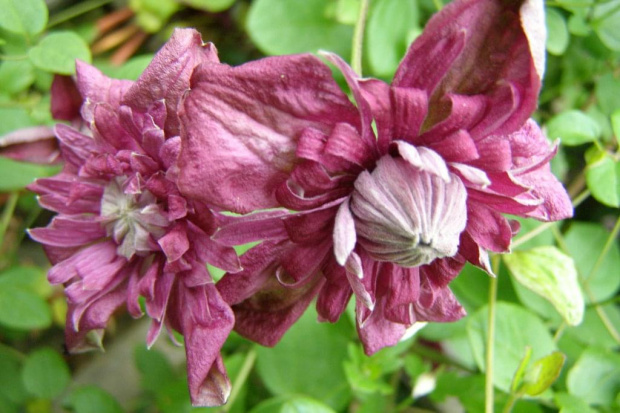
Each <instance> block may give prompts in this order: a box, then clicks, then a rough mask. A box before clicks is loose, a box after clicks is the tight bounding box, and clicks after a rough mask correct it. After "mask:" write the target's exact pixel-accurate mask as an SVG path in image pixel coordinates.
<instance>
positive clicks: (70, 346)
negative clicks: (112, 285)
mask: <svg viewBox="0 0 620 413" xmlns="http://www.w3.org/2000/svg"><path fill="white" fill-rule="evenodd" d="M125 298H126V294H125V291H124V290H122V289H119V290H117V291H114V292H110V293H108V294H106V295H104V296H103V297H101V298H99V299H98V300H97V301H95V302H94V303H92V304H91V305H90V306H89V307H88V308H87V309H86V311H84V313H83V314H82V316H81V317H80V322H79V325H74V324H73V323H72V321H71V320H73V319H74V315H73V311H74V310H75V307H74V306H73V305H71V304H70V305H69V310H68V312H67V326H66V328H65V339H66V346H67V350H68V351H69V352H70V353H82V352H84V351H88V350H92V349H98V348H100V343H93V342H91V341H89V339H88V333H90V332H91V331H93V330H94V331H93V332H94V333H95V334H96V335H98V336H99V339H100V338H101V336H102V335H103V331H102V330H103V329H104V328H105V326H106V325H107V323H108V320H109V319H110V317H111V316H112V314H113V313H114V311H115V310H116V309H117V308H119V307H120V306H121V305H122V304H123V303H124V302H125ZM98 330H101V331H98Z"/></svg>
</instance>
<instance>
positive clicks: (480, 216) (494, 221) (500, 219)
mask: <svg viewBox="0 0 620 413" xmlns="http://www.w3.org/2000/svg"><path fill="white" fill-rule="evenodd" d="M467 206H468V208H467V228H466V231H467V232H468V234H469V235H470V236H471V237H472V239H473V240H474V241H475V242H476V243H477V244H478V245H480V246H481V247H482V248H484V249H487V250H491V251H494V252H507V251H508V249H509V248H510V240H511V239H512V229H511V228H510V224H509V223H508V220H507V219H506V218H504V216H503V215H501V214H500V213H498V212H496V211H493V210H492V209H491V208H487V207H486V206H485V205H484V204H482V203H480V202H474V201H472V202H470V203H468V205H467Z"/></svg>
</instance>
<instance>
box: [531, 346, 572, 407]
mask: <svg viewBox="0 0 620 413" xmlns="http://www.w3.org/2000/svg"><path fill="white" fill-rule="evenodd" d="M565 361H566V356H565V355H564V354H562V353H560V352H559V351H556V352H553V353H551V354H549V355H548V356H545V357H543V358H541V359H540V360H536V362H535V363H534V364H533V365H532V366H531V367H530V368H528V369H527V371H526V372H525V376H524V377H523V387H522V388H521V389H520V390H521V391H523V392H525V394H528V395H530V396H538V395H539V394H541V393H543V392H544V391H545V390H547V389H548V388H550V387H551V385H552V384H553V383H554V382H555V381H556V380H557V378H558V377H559V376H560V372H561V371H562V367H563V366H564V362H565Z"/></svg>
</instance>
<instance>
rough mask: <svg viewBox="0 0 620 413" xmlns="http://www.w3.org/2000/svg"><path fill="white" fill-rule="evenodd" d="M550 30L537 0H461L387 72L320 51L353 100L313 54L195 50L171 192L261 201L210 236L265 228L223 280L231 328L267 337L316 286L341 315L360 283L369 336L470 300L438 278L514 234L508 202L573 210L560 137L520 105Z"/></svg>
mask: <svg viewBox="0 0 620 413" xmlns="http://www.w3.org/2000/svg"><path fill="white" fill-rule="evenodd" d="M544 44H545V29H544V15H543V5H542V1H540V0H526V1H521V0H509V1H500V0H456V1H454V2H453V3H451V4H449V5H447V6H446V7H444V9H443V10H442V11H441V12H439V13H438V14H436V15H435V16H434V17H433V18H432V19H431V20H430V21H429V22H428V25H427V27H426V29H425V31H424V33H423V34H422V35H421V36H420V37H419V38H417V39H416V40H415V42H414V43H413V44H412V45H411V47H410V48H409V50H408V52H407V54H406V56H405V57H404V59H403V61H402V62H401V64H400V66H399V67H398V70H397V72H396V75H395V77H394V80H393V82H392V84H391V85H390V84H386V83H384V82H382V81H380V80H377V79H362V78H360V77H359V76H357V75H356V74H355V73H354V72H353V71H352V69H351V68H349V66H348V65H347V64H346V63H345V62H343V61H342V60H341V59H340V58H338V57H337V56H334V55H327V58H328V59H329V60H330V61H331V62H332V63H334V64H335V65H336V66H337V67H338V68H339V69H340V71H342V73H343V74H344V76H345V78H346V81H347V83H348V86H349V88H350V90H351V93H352V95H353V97H354V100H355V105H353V104H352V103H350V102H349V100H348V99H347V97H346V96H345V95H344V94H343V93H342V92H341V91H340V90H339V88H338V87H337V85H336V83H335V82H334V81H333V80H332V78H331V72H330V70H329V68H327V67H326V66H325V65H324V64H323V63H322V62H321V61H320V60H319V59H317V58H315V57H312V56H310V55H300V56H293V57H274V58H268V59H264V60H262V61H258V62H253V63H248V64H245V65H243V66H240V67H237V68H230V67H226V66H215V65H202V66H200V67H199V68H198V69H197V70H196V71H195V73H194V75H193V76H192V80H191V91H190V92H189V93H188V95H187V97H186V99H185V101H184V105H183V108H182V109H181V122H182V134H181V135H182V140H183V147H182V152H181V155H180V160H179V164H180V167H181V169H180V170H181V174H180V178H179V187H180V189H181V192H183V193H184V194H186V195H187V196H190V197H195V198H196V199H202V200H204V201H206V200H216V202H217V206H219V207H221V208H223V209H228V210H231V211H235V212H240V213H248V212H252V211H256V210H263V211H257V212H254V213H253V214H249V215H246V216H243V217H241V218H236V219H232V218H231V219H230V222H229V223H228V224H227V225H226V226H225V227H224V228H222V229H221V230H219V231H218V232H217V233H216V234H215V236H214V239H217V240H219V241H220V242H223V243H227V244H231V245H233V244H240V243H245V242H249V241H255V240H263V242H262V243H261V244H260V245H258V246H257V247H255V248H253V249H251V250H249V252H247V253H246V254H245V255H244V256H243V257H242V259H241V262H242V264H243V267H244V270H243V271H242V272H240V273H237V274H227V275H226V276H225V277H224V278H223V279H222V280H221V281H220V282H219V283H218V289H219V290H220V292H221V294H222V296H223V297H224V299H225V300H226V301H227V302H229V303H230V304H231V305H232V306H233V310H234V312H235V317H236V324H235V329H236V330H237V331H238V332H239V333H241V334H242V335H244V336H246V337H248V338H250V339H253V340H256V341H258V342H260V343H262V344H265V345H274V344H275V343H277V341H278V340H279V339H280V338H281V336H282V335H283V334H284V332H285V331H286V330H287V329H288V328H289V327H290V325H291V324H293V323H294V322H295V320H297V319H298V317H299V316H300V315H301V314H302V312H303V311H304V310H305V308H306V307H307V306H308V305H309V304H310V302H311V301H312V300H313V299H314V298H315V297H316V299H317V301H316V306H317V311H318V314H319V318H320V320H323V321H332V322H333V321H336V320H337V319H338V318H339V317H340V315H341V314H342V312H343V311H344V309H345V307H346V305H347V303H348V301H349V299H350V298H351V296H352V294H355V300H356V316H357V320H356V321H357V329H358V333H359V335H360V338H361V340H362V342H363V344H364V347H365V351H366V352H367V353H368V354H372V353H373V352H375V351H377V350H379V349H380V348H382V347H384V346H388V345H393V344H395V343H396V342H398V340H400V339H401V338H402V337H403V336H405V335H406V334H407V333H408V331H411V329H415V328H416V323H417V322H425V321H439V322H443V321H454V320H457V319H459V318H461V317H463V315H464V314H465V311H464V310H463V308H462V307H461V306H460V305H459V303H458V301H457V299H456V298H455V297H454V295H453V294H452V293H451V291H450V289H449V286H448V284H449V283H450V281H451V280H452V279H454V277H456V276H457V275H458V273H459V272H460V270H461V269H462V267H463V265H464V264H465V262H467V261H469V262H470V263H472V264H474V265H477V266H479V267H481V268H483V269H485V270H487V271H488V272H491V269H490V268H489V263H488V261H489V260H488V251H493V252H506V251H508V250H509V247H510V242H511V238H512V236H513V235H514V233H515V232H516V231H517V230H518V224H517V223H516V222H515V221H511V220H510V219H508V218H506V217H505V216H504V215H503V214H512V215H517V216H522V217H533V218H536V219H539V220H544V221H553V220H559V219H563V218H567V217H570V216H571V215H572V207H571V204H570V200H569V198H568V196H567V194H566V192H565V190H564V188H563V187H562V185H561V184H560V182H558V180H557V179H556V178H555V177H554V176H553V175H552V174H551V172H550V168H549V160H550V159H551V158H552V157H553V156H554V154H555V153H556V150H557V144H554V145H553V146H552V147H550V146H549V144H548V143H547V140H546V138H545V137H544V136H543V134H542V132H541V130H540V128H539V127H538V125H536V123H535V122H534V121H532V120H530V119H528V118H529V117H530V115H531V114H532V112H533V111H534V109H535V107H536V104H537V98H538V93H539V90H540V85H541V78H542V76H543V69H544ZM274 208H275V209H274Z"/></svg>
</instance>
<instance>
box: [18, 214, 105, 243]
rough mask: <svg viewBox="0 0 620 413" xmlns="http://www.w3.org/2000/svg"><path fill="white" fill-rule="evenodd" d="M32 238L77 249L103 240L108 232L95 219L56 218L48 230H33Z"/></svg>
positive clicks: (30, 232)
mask: <svg viewBox="0 0 620 413" xmlns="http://www.w3.org/2000/svg"><path fill="white" fill-rule="evenodd" d="M29 234H30V237H31V238H32V239H34V240H35V241H38V242H40V243H42V244H47V245H53V246H56V247H75V246H79V245H84V244H88V243H91V242H93V241H96V240H98V239H101V238H103V237H105V236H106V231H105V229H104V228H103V226H102V225H101V223H99V222H98V221H95V220H93V218H90V217H86V218H82V217H80V216H76V217H63V216H58V217H56V218H54V219H53V220H52V222H51V224H50V225H49V226H47V227H46V228H33V229H31V230H30V231H29Z"/></svg>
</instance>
